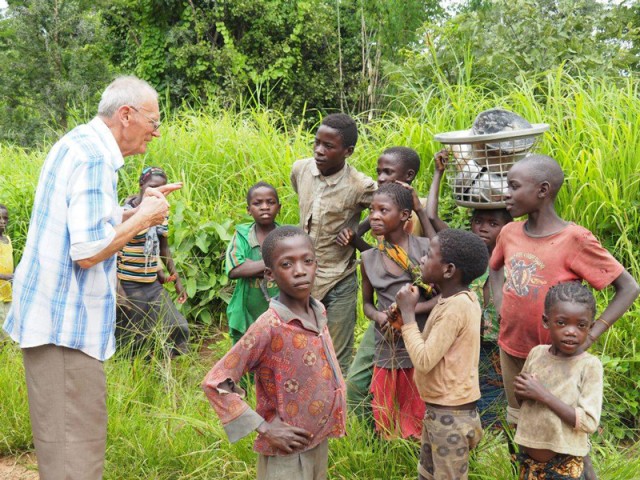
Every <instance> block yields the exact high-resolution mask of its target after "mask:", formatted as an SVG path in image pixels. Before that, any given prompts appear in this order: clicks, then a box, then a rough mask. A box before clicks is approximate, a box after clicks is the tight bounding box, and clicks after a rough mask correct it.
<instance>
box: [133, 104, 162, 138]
mask: <svg viewBox="0 0 640 480" xmlns="http://www.w3.org/2000/svg"><path fill="white" fill-rule="evenodd" d="M129 108H130V109H132V110H135V111H136V112H138V113H139V114H140V115H142V116H143V117H144V118H146V119H147V120H149V123H150V124H151V125H153V131H154V132H155V131H157V130H158V129H159V128H160V125H162V122H160V120H154V119H153V118H151V117H150V116H149V115H145V114H144V112H141V111H140V110H142V107H140V108H137V107H134V106H133V105H129Z"/></svg>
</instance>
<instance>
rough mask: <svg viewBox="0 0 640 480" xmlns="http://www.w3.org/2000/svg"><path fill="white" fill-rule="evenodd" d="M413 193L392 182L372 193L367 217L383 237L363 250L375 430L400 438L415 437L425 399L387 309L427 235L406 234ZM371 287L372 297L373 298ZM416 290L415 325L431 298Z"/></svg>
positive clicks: (421, 321) (414, 265)
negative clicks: (371, 330)
mask: <svg viewBox="0 0 640 480" xmlns="http://www.w3.org/2000/svg"><path fill="white" fill-rule="evenodd" d="M412 203H413V202H412V195H411V192H409V191H408V190H407V189H406V188H404V187H403V186H401V185H399V184H397V183H387V184H384V185H382V186H381V187H380V188H379V189H378V191H377V192H376V193H375V194H374V195H373V201H372V202H371V213H370V214H369V222H370V224H371V230H372V231H373V234H374V235H376V236H378V237H382V240H380V241H379V243H378V247H377V248H375V249H371V250H367V251H366V252H363V253H362V257H361V258H362V264H361V267H360V273H361V275H362V301H363V307H364V314H365V315H366V316H367V317H368V318H369V319H370V320H373V322H374V325H375V354H374V359H373V360H374V365H375V366H374V369H373V380H372V382H371V393H372V394H373V402H372V407H373V415H374V418H375V421H376V429H377V430H378V432H382V434H383V436H384V437H385V438H393V437H394V434H395V432H399V433H400V434H401V435H402V437H403V438H408V437H410V436H413V437H415V438H417V439H419V438H420V433H421V431H422V426H421V423H422V417H423V416H424V402H422V400H421V399H420V394H419V393H418V391H417V388H416V385H415V383H414V381H413V375H414V370H413V365H412V364H411V359H410V358H409V354H408V353H407V350H406V349H405V347H404V342H403V341H402V336H400V335H398V334H396V333H395V332H396V330H395V329H390V328H389V317H390V315H389V308H390V307H391V305H392V304H393V303H394V300H395V296H396V293H398V291H399V290H400V288H401V287H402V286H403V285H404V284H406V283H407V282H411V283H413V281H414V277H415V276H416V272H415V270H417V269H418V263H419V260H418V259H420V258H422V257H423V256H424V255H426V253H427V248H428V247H429V240H427V239H426V238H421V237H415V236H413V235H408V234H407V233H406V232H405V230H404V228H405V224H406V223H407V221H408V220H409V216H410V215H411V208H412ZM374 292H375V296H376V298H377V301H376V302H375V303H374V299H373V297H374ZM427 300H428V297H427V296H426V295H425V292H424V291H421V297H420V303H418V305H417V306H416V314H417V315H416V316H417V322H418V326H419V328H420V329H422V327H423V326H424V323H425V322H426V320H427V312H428V311H430V310H431V308H432V306H433V305H432V304H433V303H434V302H427Z"/></svg>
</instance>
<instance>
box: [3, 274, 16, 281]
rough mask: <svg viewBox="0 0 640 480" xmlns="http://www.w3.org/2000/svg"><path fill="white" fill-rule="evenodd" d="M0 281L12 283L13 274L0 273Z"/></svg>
mask: <svg viewBox="0 0 640 480" xmlns="http://www.w3.org/2000/svg"><path fill="white" fill-rule="evenodd" d="M0 280H5V281H7V282H11V281H12V280H13V273H0Z"/></svg>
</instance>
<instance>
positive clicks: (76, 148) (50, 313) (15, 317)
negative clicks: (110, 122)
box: [4, 118, 124, 360]
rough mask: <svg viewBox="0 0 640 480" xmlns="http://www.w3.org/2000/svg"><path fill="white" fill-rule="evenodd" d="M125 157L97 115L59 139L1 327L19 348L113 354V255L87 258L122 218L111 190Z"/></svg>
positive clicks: (37, 198)
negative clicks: (83, 263)
mask: <svg viewBox="0 0 640 480" xmlns="http://www.w3.org/2000/svg"><path fill="white" fill-rule="evenodd" d="M123 164H124V160H123V158H122V153H121V152H120V149H119V147H118V144H117V143H116V140H115V138H114V137H113V134H112V133H111V131H110V130H109V128H108V127H107V126H106V124H105V123H104V122H103V121H102V120H101V119H99V118H94V119H93V120H92V121H91V122H89V123H88V124H86V125H80V126H78V127H76V128H74V129H73V130H72V131H71V132H69V133H67V134H66V135H65V136H64V137H62V138H61V139H60V140H59V141H58V143H56V144H55V145H54V146H53V148H52V149H51V151H50V152H49V155H48V156H47V158H46V160H45V163H44V166H43V167H42V171H41V172H40V179H39V180H38V187H37V189H36V195H35V201H34V204H33V210H32V212H31V221H30V223H29V232H28V233H27V242H26V245H25V248H24V253H23V255H22V260H21V261H20V263H19V264H18V267H17V268H16V271H15V275H14V279H13V304H12V307H11V310H10V311H9V314H8V316H7V319H6V321H5V324H4V329H5V330H6V331H7V333H8V334H9V335H10V336H11V338H13V339H14V340H15V341H17V342H19V343H20V346H21V347H22V348H27V347H36V346H40V345H46V344H54V345H59V346H64V347H69V348H73V349H76V350H81V351H82V352H84V353H86V354H87V355H90V356H91V357H94V358H97V359H98V360H105V359H107V358H109V357H110V356H111V355H113V353H114V351H115V338H114V328H115V309H116V302H115V291H116V289H115V281H116V275H115V271H116V258H115V255H114V256H113V257H111V258H108V259H107V260H105V261H104V262H101V263H99V264H97V265H95V266H93V267H92V268H88V269H83V268H80V267H79V266H78V264H77V263H76V262H77V260H82V259H85V258H89V257H91V256H93V255H95V254H97V253H98V252H100V251H101V250H102V249H104V248H105V247H106V246H108V245H109V244H110V243H111V241H112V240H113V238H114V237H115V226H116V224H117V223H119V222H120V221H121V219H122V211H121V209H120V207H119V206H118V198H117V191H116V186H117V182H118V173H117V171H118V169H119V168H120V167H122V165H123Z"/></svg>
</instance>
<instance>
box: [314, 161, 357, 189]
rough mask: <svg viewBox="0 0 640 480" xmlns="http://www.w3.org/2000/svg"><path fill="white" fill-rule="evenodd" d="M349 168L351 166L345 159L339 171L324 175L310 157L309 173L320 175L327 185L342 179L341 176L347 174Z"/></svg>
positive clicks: (315, 175) (334, 183)
mask: <svg viewBox="0 0 640 480" xmlns="http://www.w3.org/2000/svg"><path fill="white" fill-rule="evenodd" d="M350 168H351V166H350V165H349V164H348V163H347V162H346V161H345V162H344V167H342V168H341V169H340V171H338V172H336V173H334V174H333V175H329V176H324V175H322V173H320V170H318V167H317V165H316V162H315V160H314V159H313V158H311V175H313V176H314V177H320V178H321V179H322V180H324V181H325V182H326V183H327V184H328V185H331V186H333V185H336V184H337V183H338V182H339V181H340V180H341V179H342V177H344V176H345V175H347V172H348V171H349V169H350Z"/></svg>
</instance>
